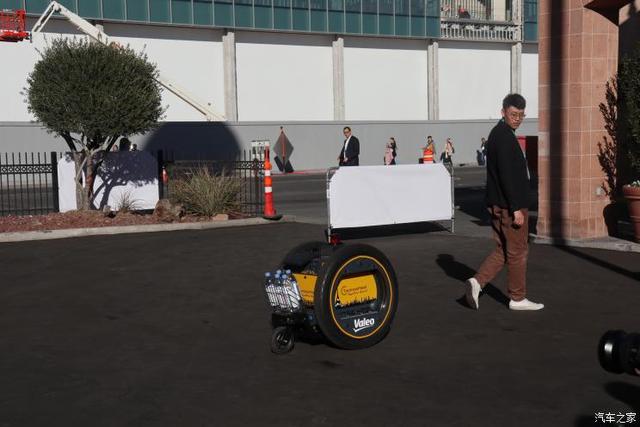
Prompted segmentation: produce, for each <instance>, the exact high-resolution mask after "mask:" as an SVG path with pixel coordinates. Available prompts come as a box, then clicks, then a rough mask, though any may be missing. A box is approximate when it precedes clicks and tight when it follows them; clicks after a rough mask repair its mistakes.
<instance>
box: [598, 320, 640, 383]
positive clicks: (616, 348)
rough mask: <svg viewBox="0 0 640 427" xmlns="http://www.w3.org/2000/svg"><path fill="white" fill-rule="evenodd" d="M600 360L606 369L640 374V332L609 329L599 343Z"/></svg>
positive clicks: (616, 372) (618, 372) (619, 372)
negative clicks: (630, 332) (638, 370)
mask: <svg viewBox="0 0 640 427" xmlns="http://www.w3.org/2000/svg"><path fill="white" fill-rule="evenodd" d="M598 360H599V361H600V366H602V368H603V369H604V370H605V371H608V372H612V373H614V374H622V373H627V374H629V375H638V373H637V372H636V369H639V368H640V334H627V333H626V332H624V331H621V330H617V331H607V332H606V333H605V334H604V335H603V336H602V338H600V342H599V343H598Z"/></svg>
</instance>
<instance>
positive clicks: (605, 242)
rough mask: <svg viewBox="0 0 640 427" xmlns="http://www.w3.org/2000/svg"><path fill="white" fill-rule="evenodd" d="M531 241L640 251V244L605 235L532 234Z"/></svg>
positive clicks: (540, 243) (621, 250)
mask: <svg viewBox="0 0 640 427" xmlns="http://www.w3.org/2000/svg"><path fill="white" fill-rule="evenodd" d="M529 237H530V238H531V242H533V243H536V244H539V245H553V246H569V247H574V248H591V249H604V250H608V251H619V252H637V253H640V244H639V243H633V242H629V241H627V240H622V239H616V238H615V237H604V238H601V239H558V238H553V237H545V236H538V235H536V234H530V235H529Z"/></svg>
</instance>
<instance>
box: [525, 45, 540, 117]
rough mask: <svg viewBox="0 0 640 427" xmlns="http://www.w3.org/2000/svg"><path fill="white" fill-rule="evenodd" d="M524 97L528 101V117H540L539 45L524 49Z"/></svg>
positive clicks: (526, 46) (527, 46) (528, 46)
mask: <svg viewBox="0 0 640 427" xmlns="http://www.w3.org/2000/svg"><path fill="white" fill-rule="evenodd" d="M522 96H524V97H525V99H526V100H527V117H538V45H524V46H523V47H522Z"/></svg>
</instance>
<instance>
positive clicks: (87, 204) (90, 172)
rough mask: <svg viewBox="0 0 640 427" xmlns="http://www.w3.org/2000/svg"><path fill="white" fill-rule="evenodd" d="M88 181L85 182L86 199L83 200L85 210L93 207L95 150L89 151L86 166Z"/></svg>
mask: <svg viewBox="0 0 640 427" xmlns="http://www.w3.org/2000/svg"><path fill="white" fill-rule="evenodd" d="M86 175H87V182H86V184H85V194H84V197H85V199H84V200H83V202H84V205H83V207H82V209H83V210H85V211H88V210H90V209H91V201H92V200H93V181H94V179H95V169H94V164H93V152H89V155H88V157H87V166H86Z"/></svg>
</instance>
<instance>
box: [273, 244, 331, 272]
mask: <svg viewBox="0 0 640 427" xmlns="http://www.w3.org/2000/svg"><path fill="white" fill-rule="evenodd" d="M331 249H332V248H331V246H329V245H328V244H327V243H325V242H307V243H303V244H301V245H298V246H296V247H295V248H293V249H291V250H290V251H289V252H288V253H287V255H285V257H284V259H283V260H282V268H283V269H287V268H288V269H290V270H291V271H293V272H300V271H302V270H303V269H305V268H307V267H308V266H309V264H310V263H311V262H312V261H314V260H317V261H319V260H320V258H321V255H322V254H323V253H326V252H327V251H331Z"/></svg>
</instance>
